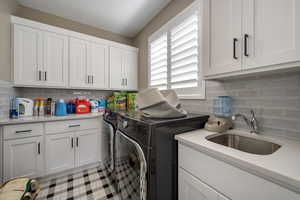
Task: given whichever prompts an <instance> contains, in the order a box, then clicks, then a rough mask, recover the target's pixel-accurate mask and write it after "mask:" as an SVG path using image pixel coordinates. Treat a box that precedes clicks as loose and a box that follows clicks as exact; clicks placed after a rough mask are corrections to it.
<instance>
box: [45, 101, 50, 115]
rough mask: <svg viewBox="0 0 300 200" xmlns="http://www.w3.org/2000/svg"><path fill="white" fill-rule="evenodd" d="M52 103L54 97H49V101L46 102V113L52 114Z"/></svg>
mask: <svg viewBox="0 0 300 200" xmlns="http://www.w3.org/2000/svg"><path fill="white" fill-rule="evenodd" d="M51 104H52V99H51V98H48V99H47V103H46V109H45V110H46V115H51Z"/></svg>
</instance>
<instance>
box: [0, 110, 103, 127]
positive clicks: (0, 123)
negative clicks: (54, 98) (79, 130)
mask: <svg viewBox="0 0 300 200" xmlns="http://www.w3.org/2000/svg"><path fill="white" fill-rule="evenodd" d="M102 116H103V114H101V113H89V114H72V115H68V116H63V117H58V116H39V117H23V118H20V119H5V120H0V126H7V125H19V124H30V123H43V122H55V121H66V120H80V119H92V118H98V117H99V118H101V117H102Z"/></svg>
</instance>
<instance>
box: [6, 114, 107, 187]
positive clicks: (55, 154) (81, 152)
mask: <svg viewBox="0 0 300 200" xmlns="http://www.w3.org/2000/svg"><path fill="white" fill-rule="evenodd" d="M100 136H101V123H100V120H99V119H97V118H93V119H78V120H66V121H59V122H45V123H28V124H20V125H7V126H3V127H0V183H1V182H3V181H7V180H10V179H13V178H17V177H30V178H36V177H41V176H44V175H50V174H54V173H59V172H63V171H65V170H69V169H73V168H76V167H82V166H85V165H90V164H95V163H97V162H100V161H102V159H101V156H100V155H101V149H102V148H101V137H100ZM2 156H3V161H2ZM2 172H3V173H2ZM2 174H3V175H2ZM2 177H3V179H2Z"/></svg>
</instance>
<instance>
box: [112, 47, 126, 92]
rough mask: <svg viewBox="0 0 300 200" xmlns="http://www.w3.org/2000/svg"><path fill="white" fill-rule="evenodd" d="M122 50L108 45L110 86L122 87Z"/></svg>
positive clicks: (114, 87)
mask: <svg viewBox="0 0 300 200" xmlns="http://www.w3.org/2000/svg"><path fill="white" fill-rule="evenodd" d="M123 54H124V53H123V50H122V49H118V48H115V47H110V58H109V63H110V65H109V66H110V88H111V89H123V87H124V72H123Z"/></svg>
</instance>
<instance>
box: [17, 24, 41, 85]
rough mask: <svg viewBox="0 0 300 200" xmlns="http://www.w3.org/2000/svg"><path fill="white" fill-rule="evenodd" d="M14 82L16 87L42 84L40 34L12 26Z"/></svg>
mask: <svg viewBox="0 0 300 200" xmlns="http://www.w3.org/2000/svg"><path fill="white" fill-rule="evenodd" d="M13 27H14V57H13V61H14V81H15V84H17V85H33V86H34V85H40V84H42V77H41V76H42V37H43V34H42V32H40V31H38V30H36V29H32V28H29V27H25V26H21V25H14V26H13Z"/></svg>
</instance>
